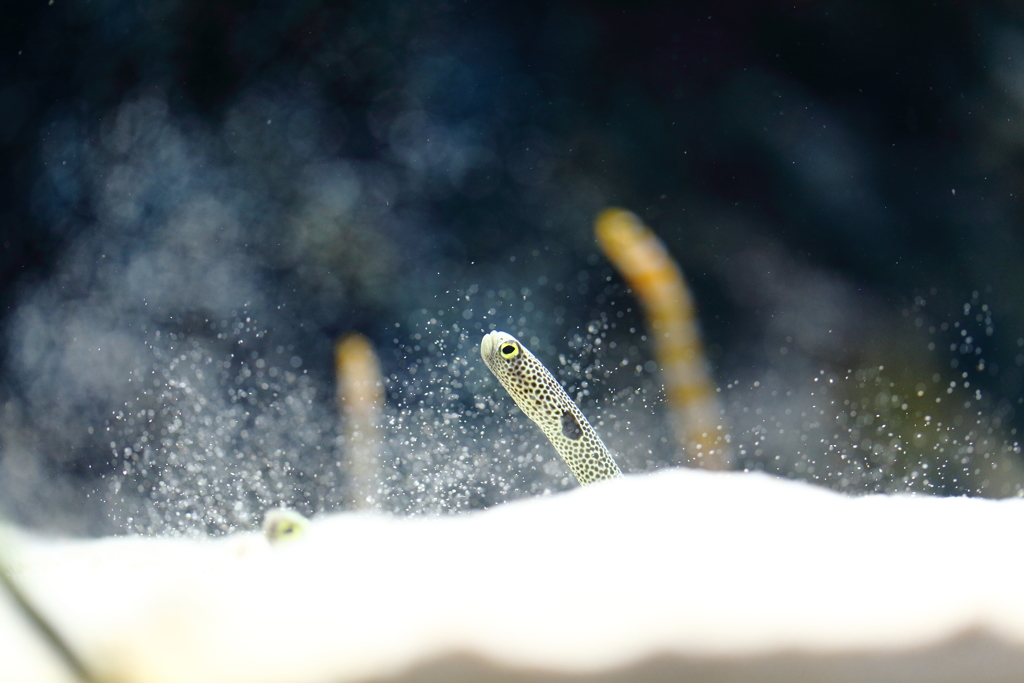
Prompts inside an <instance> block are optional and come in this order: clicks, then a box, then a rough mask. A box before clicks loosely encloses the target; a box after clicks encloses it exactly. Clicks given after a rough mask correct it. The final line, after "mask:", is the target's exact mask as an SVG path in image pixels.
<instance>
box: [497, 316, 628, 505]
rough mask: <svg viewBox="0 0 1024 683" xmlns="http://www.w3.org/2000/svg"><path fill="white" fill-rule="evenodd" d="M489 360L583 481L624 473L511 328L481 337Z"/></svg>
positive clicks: (508, 387)
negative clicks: (508, 330) (511, 332)
mask: <svg viewBox="0 0 1024 683" xmlns="http://www.w3.org/2000/svg"><path fill="white" fill-rule="evenodd" d="M480 355H481V356H482V357H483V359H484V364H486V365H487V367H488V369H490V371H491V372H492V373H494V376H495V377H497V378H498V381H499V382H501V386H503V387H505V391H507V392H508V394H509V396H511V397H512V400H513V401H515V402H516V405H517V406H519V408H520V410H522V411H523V412H524V413H526V416H527V417H528V418H530V419H531V420H533V421H534V422H536V423H537V426H538V427H540V429H541V431H542V432H544V435H545V436H546V437H548V440H549V441H551V445H552V446H554V447H555V450H556V451H558V455H560V456H561V457H562V460H564V461H565V464H566V465H568V466H569V469H570V470H572V473H573V474H574V475H575V476H576V479H577V480H578V481H579V482H580V484H581V485H583V486H586V485H587V484H592V483H594V482H595V481H600V480H602V479H615V478H616V477H621V476H622V472H621V471H620V470H619V466H618V465H616V464H615V460H613V459H612V455H611V453H609V452H608V449H607V448H605V445H604V443H603V442H602V441H601V437H599V436H598V435H597V432H595V431H594V428H593V427H591V426H590V423H589V422H587V418H585V417H583V413H581V412H580V409H579V408H577V407H576V404H575V403H573V400H572V399H571V398H569V395H568V394H567V393H565V390H564V389H563V388H562V387H561V385H560V384H559V383H558V381H557V380H555V377H554V375H552V374H551V373H550V372H549V371H548V369H547V368H546V367H544V364H543V363H541V362H540V361H539V360H537V357H536V356H534V355H533V354H532V353H530V350H529V349H527V348H526V347H525V346H523V345H522V344H521V343H520V342H519V340H518V339H516V338H515V337H513V336H512V335H511V334H509V333H508V332H497V331H495V332H491V333H489V334H486V335H484V338H483V341H481V342H480Z"/></svg>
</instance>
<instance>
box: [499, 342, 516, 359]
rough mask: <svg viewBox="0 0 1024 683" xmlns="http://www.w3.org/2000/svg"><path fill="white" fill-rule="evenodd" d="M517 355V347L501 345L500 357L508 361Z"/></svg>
mask: <svg viewBox="0 0 1024 683" xmlns="http://www.w3.org/2000/svg"><path fill="white" fill-rule="evenodd" d="M518 355H519V347H518V346H516V345H515V344H502V345H501V357H502V358H504V359H506V360H509V359H512V358H515V357H516V356H518Z"/></svg>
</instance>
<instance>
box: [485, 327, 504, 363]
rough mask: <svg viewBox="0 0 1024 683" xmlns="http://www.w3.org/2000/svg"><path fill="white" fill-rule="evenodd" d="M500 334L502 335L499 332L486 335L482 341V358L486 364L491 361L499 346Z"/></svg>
mask: <svg viewBox="0 0 1024 683" xmlns="http://www.w3.org/2000/svg"><path fill="white" fill-rule="evenodd" d="M499 334H500V333H499V332H497V331H494V332H488V333H487V334H485V335H484V338H483V339H481V340H480V357H481V358H483V359H484V361H485V362H486V361H487V360H489V359H490V357H491V354H492V353H493V352H494V349H495V347H496V346H497V344H498V335H499Z"/></svg>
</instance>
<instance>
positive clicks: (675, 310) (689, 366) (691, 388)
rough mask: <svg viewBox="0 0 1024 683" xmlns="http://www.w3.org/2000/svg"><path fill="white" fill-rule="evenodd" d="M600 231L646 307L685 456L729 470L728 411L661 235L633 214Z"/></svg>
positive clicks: (605, 221)
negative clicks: (713, 378) (725, 425)
mask: <svg viewBox="0 0 1024 683" xmlns="http://www.w3.org/2000/svg"><path fill="white" fill-rule="evenodd" d="M594 231H595V233H596V235H597V241H598V243H599V244H600V245H601V249H602V250H603V251H604V253H605V256H607V257H608V260H609V261H611V262H612V265H614V266H615V268H616V270H618V271H619V273H620V274H621V275H622V277H623V279H624V280H625V281H626V284H627V285H629V287H630V288H631V289H632V290H633V292H635V293H636V296H637V298H638V299H639V300H640V305H641V306H642V307H643V310H644V316H645V317H646V319H647V327H648V330H649V331H650V336H651V339H652V340H653V342H654V356H655V359H656V360H657V362H658V365H659V366H660V367H661V374H662V380H663V382H664V385H665V398H666V400H667V402H668V407H669V411H670V412H671V415H672V418H671V419H672V427H673V429H674V431H675V434H676V440H677V442H678V444H679V448H680V451H681V453H682V454H684V455H685V457H686V459H687V461H688V462H689V464H691V465H693V466H696V467H703V468H706V469H711V470H724V469H728V468H729V465H730V461H731V459H732V454H731V452H730V449H729V446H728V440H727V437H726V433H725V429H724V425H723V420H724V418H723V417H722V409H721V405H720V404H719V402H718V398H717V396H716V390H715V384H714V382H713V381H712V379H711V373H710V372H709V370H708V362H707V357H706V356H705V353H704V344H703V342H702V341H701V333H700V327H699V325H698V322H697V311H696V307H695V306H694V303H693V296H692V295H691V294H690V288H689V287H687V285H686V280H685V279H684V278H683V273H682V270H680V268H679V266H678V264H676V262H675V260H673V258H672V256H671V255H670V254H669V253H668V250H667V249H666V248H665V245H664V243H663V242H662V241H661V240H660V239H658V237H657V235H655V234H654V232H653V231H651V229H650V228H648V227H647V226H646V225H644V224H643V222H642V221H641V220H640V219H639V218H638V217H637V216H636V215H634V214H633V213H630V212H629V211H626V210H624V209H618V208H609V209H605V210H604V211H602V212H601V213H600V214H598V216H597V220H596V222H595V225H594Z"/></svg>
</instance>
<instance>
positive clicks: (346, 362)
mask: <svg viewBox="0 0 1024 683" xmlns="http://www.w3.org/2000/svg"><path fill="white" fill-rule="evenodd" d="M334 370H335V375H336V379H337V400H338V411H339V413H340V416H341V423H342V425H343V426H344V427H343V428H344V430H345V462H344V470H345V474H346V477H347V479H348V487H349V496H348V497H349V501H348V502H349V504H351V505H352V506H353V507H354V508H356V509H366V508H373V507H375V506H376V505H377V503H378V497H379V495H380V486H381V479H380V448H381V443H382V441H381V438H380V424H381V414H382V411H383V409H384V378H383V376H382V375H381V372H380V361H379V360H378V358H377V354H376V353H375V352H374V350H373V345H371V344H370V340H369V339H367V338H366V337H364V336H363V335H361V334H359V333H358V332H352V333H350V334H347V335H345V336H344V337H342V338H341V340H339V341H338V344H337V345H336V346H335V349H334Z"/></svg>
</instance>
